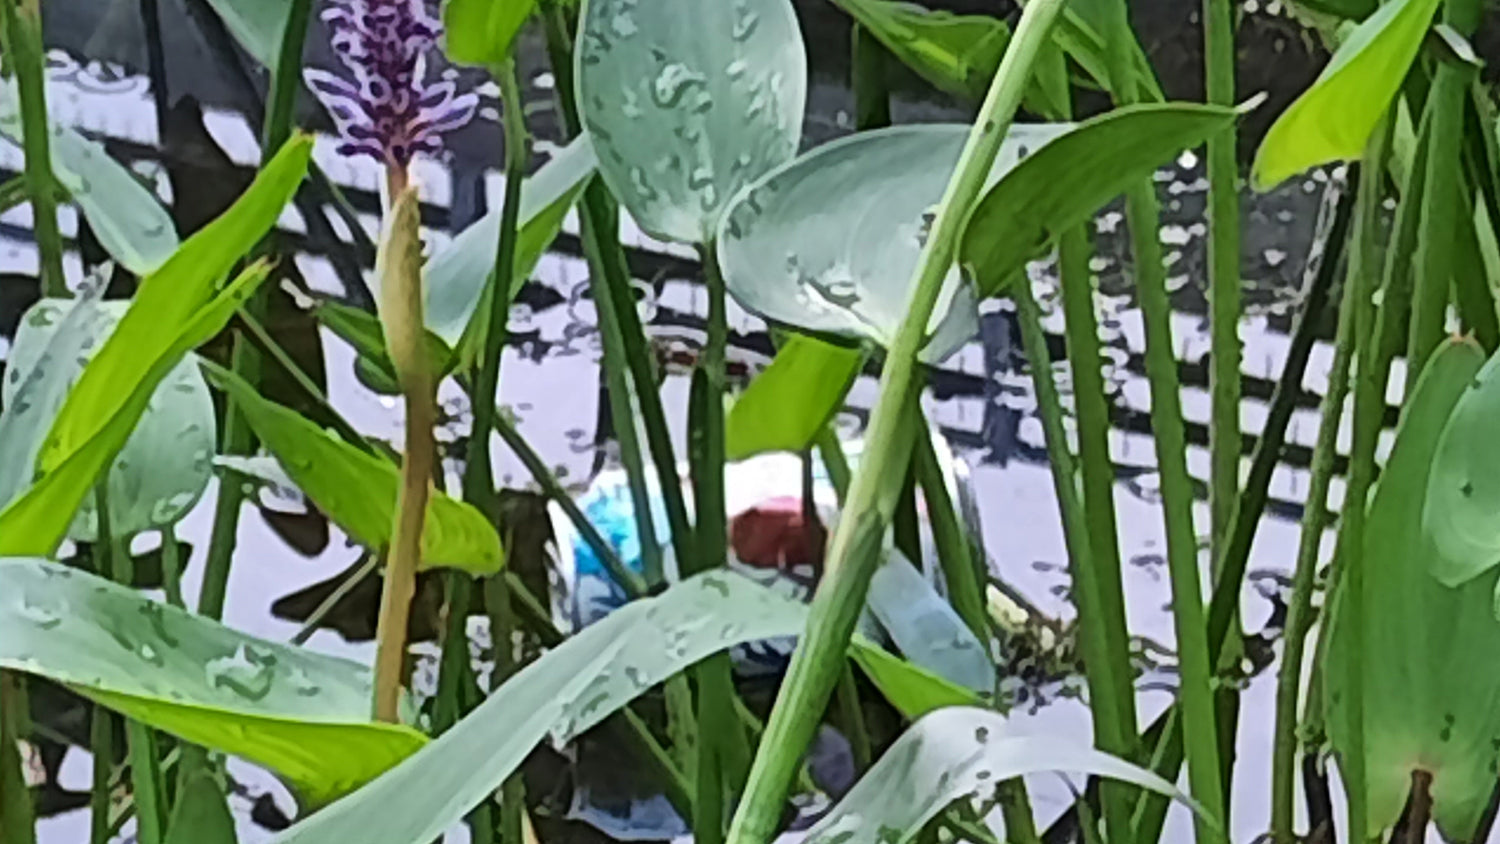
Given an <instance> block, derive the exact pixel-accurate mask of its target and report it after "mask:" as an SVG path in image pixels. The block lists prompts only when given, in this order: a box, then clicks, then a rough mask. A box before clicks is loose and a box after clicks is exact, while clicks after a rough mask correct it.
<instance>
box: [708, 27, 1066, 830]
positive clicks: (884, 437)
mask: <svg viewBox="0 0 1500 844" xmlns="http://www.w3.org/2000/svg"><path fill="white" fill-rule="evenodd" d="M1062 6H1063V2H1062V0H1032V2H1031V3H1029V4H1027V6H1026V8H1025V10H1024V11H1023V12H1022V14H1021V19H1020V22H1019V24H1018V25H1017V28H1016V32H1015V37H1014V38H1013V39H1012V40H1011V43H1010V45H1009V48H1008V49H1007V50H1006V52H1005V57H1004V58H1003V59H1002V61H1001V64H1000V69H999V71H998V73H997V74H996V75H995V80H994V82H993V83H992V84H991V86H990V91H989V94H988V95H987V96H986V97H985V102H984V105H983V106H981V108H980V111H979V115H978V117H977V119H976V120H975V122H974V127H973V129H972V131H971V132H970V134H969V139H968V141H967V143H966V144H965V146H964V150H963V153H962V155H961V156H960V157H959V161H958V166H957V167H956V168H955V170H954V175H953V178H952V180H951V181H950V182H949V184H948V187H947V189H946V190H945V191H944V195H943V199H942V201H941V202H940V203H939V205H938V212H937V216H936V220H935V222H934V224H933V229H932V235H931V237H930V238H929V239H928V241H927V243H926V245H925V246H924V247H923V249H922V256H921V259H920V260H919V262H918V266H917V268H916V271H915V272H914V274H913V277H912V281H911V284H910V285H909V290H910V294H909V295H910V297H911V298H910V300H909V302H908V306H907V308H906V309H905V314H906V316H905V318H904V319H903V320H902V323H901V327H900V328H899V329H898V331H897V332H896V336H895V339H894V340H893V342H892V343H891V347H890V354H889V355H888V357H887V359H886V363H885V370H884V372H883V373H882V375H881V390H880V398H879V400H878V401H877V403H876V405H875V409H874V411H873V412H872V414H871V418H870V427H869V431H868V434H867V449H866V451H865V453H864V455H863V456H862V457H861V459H860V462H859V467H858V469H857V470H856V471H855V473H854V478H853V482H852V484H851V486H850V489H849V500H848V504H847V506H846V507H845V509H844V515H843V518H841V519H840V520H839V524H838V529H837V530H836V531H835V533H834V536H833V540H832V544H831V546H830V550H829V554H828V559H827V562H826V564H825V566H824V574H823V579H822V582H821V583H820V584H819V586H818V590H817V593H816V594H815V595H814V597H813V602H812V609H811V612H810V614H809V618H808V622H807V628H806V630H805V631H804V634H803V636H802V637H801V639H800V640H799V642H798V644H797V649H796V651H795V653H794V654H793V656H792V661H791V666H790V668H789V669H788V672H787V677H786V680H785V681H784V682H783V684H782V686H781V691H780V693H779V694H778V695H777V700H776V704H775V707H774V708H773V709H772V711H771V718H770V721H769V723H768V724H767V725H766V732H765V735H764V737H763V739H762V741H761V744H760V751H759V752H758V753H757V754H756V757H755V762H754V765H753V766H752V768H751V771H750V779H749V782H748V784H747V786H746V791H745V796H744V799H743V800H742V801H741V803H740V806H739V810H738V811H737V812H736V813H735V817H734V822H733V824H732V825H731V827H730V834H729V840H730V841H731V842H734V844H761V842H766V841H769V840H770V839H771V838H772V837H773V836H774V834H775V830H776V825H777V822H778V821H779V819H780V816H781V810H782V805H783V802H784V801H785V799H786V794H787V790H788V788H789V787H790V785H791V781H792V778H793V775H794V773H795V771H796V768H797V765H798V761H799V759H800V758H801V755H802V752H803V750H804V749H805V748H806V747H807V745H808V742H809V741H810V740H811V738H812V735H813V732H814V731H815V730H816V728H817V725H818V723H819V721H820V719H821V717H822V714H823V710H824V708H825V706H826V705H827V703H828V698H829V695H830V693H831V692H832V690H833V686H834V685H835V683H836V682H837V681H838V676H839V673H840V668H841V667H842V665H843V660H844V652H845V650H846V649H847V647H848V644H849V637H850V634H851V633H852V632H853V630H854V625H855V622H856V620H857V618H858V616H859V612H860V609H861V608H862V607H863V606H864V602H865V595H866V593H867V592H868V590H869V585H870V577H871V576H872V575H873V574H874V570H875V567H876V565H877V564H878V557H879V553H878V552H879V550H880V546H881V545H882V543H883V541H884V537H885V531H886V529H887V528H888V526H889V523H890V517H891V512H892V509H893V507H894V506H895V494H896V492H897V491H898V486H899V483H898V482H899V480H900V474H901V473H899V472H895V471H893V470H894V469H895V468H897V467H899V466H902V465H904V464H905V462H906V461H907V459H908V456H909V454H910V448H911V442H912V440H911V439H910V437H911V436H912V434H913V433H914V432H913V431H912V430H911V426H910V425H909V424H907V423H908V422H909V421H910V420H909V415H908V410H907V408H906V403H907V402H908V401H909V400H910V398H911V393H912V389H913V386H914V385H915V384H916V383H917V378H916V376H917V372H916V368H917V361H916V356H917V353H918V351H920V349H921V347H922V344H923V342H924V341H925V339H926V333H927V325H928V321H929V319H930V318H931V317H932V313H933V309H934V308H935V306H936V304H937V300H938V297H939V294H940V293H941V291H942V286H943V281H944V279H945V277H946V276H947V275H948V271H949V269H950V268H951V267H952V265H953V258H954V251H955V248H956V245H957V241H958V237H959V235H960V234H961V233H962V229H963V224H964V222H965V219H966V217H967V215H968V212H969V209H970V208H971V207H972V206H973V204H974V202H975V200H976V199H977V198H978V196H979V193H980V191H981V190H982V189H983V187H984V180H985V178H986V176H987V175H988V173H989V170H990V166H991V165H992V164H993V162H994V159H995V154H996V152H997V151H998V150H999V148H1000V143H1001V141H1002V140H1003V138H1004V137H1005V133H1006V131H1007V129H1008V128H1009V126H1010V122H1011V119H1012V118H1013V117H1014V115H1015V112H1016V108H1017V106H1019V104H1020V101H1021V95H1022V93H1023V92H1024V91H1025V88H1026V85H1027V82H1028V80H1029V78H1030V76H1031V71H1032V65H1033V64H1035V62H1036V59H1037V56H1038V55H1039V54H1040V53H1041V51H1042V47H1043V46H1044V44H1045V43H1046V42H1047V40H1048V34H1049V33H1050V31H1051V28H1052V23H1053V21H1054V20H1055V19H1056V17H1057V14H1058V13H1059V12H1060V11H1061V9H1062Z"/></svg>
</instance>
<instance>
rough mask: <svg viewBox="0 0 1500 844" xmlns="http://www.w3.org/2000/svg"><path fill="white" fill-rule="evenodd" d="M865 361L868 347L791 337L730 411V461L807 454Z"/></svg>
mask: <svg viewBox="0 0 1500 844" xmlns="http://www.w3.org/2000/svg"><path fill="white" fill-rule="evenodd" d="M864 362H865V353H864V350H863V349H859V348H850V347H848V346H839V345H835V344H833V343H826V342H824V341H822V340H819V339H817V338H816V337H809V336H807V335H805V334H792V335H790V336H789V337H788V338H787V341H786V342H785V343H783V344H782V346H781V348H780V349H779V350H777V352H776V358H775V359H774V360H772V361H771V365H770V366H768V367H766V369H765V371H764V372H761V373H760V374H759V375H757V376H755V380H753V381H751V382H750V386H749V388H747V389H746V390H745V392H744V393H743V394H741V395H740V397H739V398H738V399H736V400H735V402H734V406H733V407H731V408H730V410H729V416H728V418H727V420H726V422H725V425H726V428H725V432H724V438H725V457H726V458H727V459H729V460H744V459H745V458H747V457H754V456H755V455H757V454H763V453H765V452H768V451H793V452H802V451H804V450H806V449H807V447H808V445H810V444H811V443H812V440H813V438H814V437H816V436H817V435H818V432H819V431H822V430H823V428H824V426H826V425H827V424H828V422H829V420H831V419H832V418H833V416H834V414H835V413H837V412H838V410H839V408H840V407H842V406H843V404H844V396H845V395H846V394H847V393H848V392H849V387H850V386H851V385H852V384H853V383H854V377H855V376H856V375H858V374H859V370H860V368H861V367H862V366H864Z"/></svg>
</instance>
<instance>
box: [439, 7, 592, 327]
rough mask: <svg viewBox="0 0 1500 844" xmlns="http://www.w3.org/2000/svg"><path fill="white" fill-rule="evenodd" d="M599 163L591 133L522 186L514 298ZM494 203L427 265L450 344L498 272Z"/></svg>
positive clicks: (497, 209) (498, 211)
mask: <svg viewBox="0 0 1500 844" xmlns="http://www.w3.org/2000/svg"><path fill="white" fill-rule="evenodd" d="M496 5H504V4H496ZM594 166H595V158H594V147H593V145H592V144H591V143H590V142H589V139H588V137H587V136H583V137H579V138H578V139H576V140H574V141H573V142H572V143H570V144H568V145H567V146H566V147H564V148H563V149H562V150H561V151H560V152H558V153H557V155H555V156H554V157H553V158H552V160H551V161H548V162H547V163H546V164H544V165H542V168H541V169H540V170H537V171H536V172H535V173H533V174H532V175H531V178H529V179H527V180H526V184H525V185H523V186H522V188H521V207H520V209H519V214H518V215H517V220H518V223H519V235H518V237H517V238H516V253H515V259H516V261H515V270H514V278H515V287H514V288H513V289H512V291H511V294H510V295H511V296H512V297H514V295H515V290H519V289H520V286H521V285H522V284H524V283H525V282H526V279H527V278H529V277H530V275H531V271H532V269H533V268H535V267H536V263H537V261H538V260H540V259H541V257H542V255H543V254H544V253H545V252H546V251H547V247H548V246H550V245H552V241H553V240H555V239H557V233H558V231H559V230H561V229H562V224H563V220H565V219H566V218H567V216H568V211H569V210H570V209H571V208H572V207H573V204H574V203H575V202H576V201H577V200H578V196H579V194H581V193H582V192H583V189H584V187H585V186H586V185H587V184H588V181H589V177H591V176H593V175H594ZM492 204H493V206H494V207H493V209H492V210H491V211H490V212H489V213H488V214H486V215H485V216H484V217H482V218H480V219H479V220H478V221H476V222H475V223H474V224H473V225H471V226H469V227H468V228H466V229H464V230H463V231H462V232H460V233H459V235H458V236H457V237H455V238H454V239H453V241H452V242H450V243H449V244H448V245H447V246H445V247H443V248H442V249H439V250H438V251H437V253H436V254H434V255H433V256H432V260H430V261H428V263H427V270H426V276H427V301H426V320H427V328H428V330H429V331H431V332H433V333H434V334H436V335H437V336H439V337H441V338H443V340H444V342H446V343H448V344H449V345H455V344H457V343H458V342H459V340H460V338H462V337H463V335H464V333H465V329H466V328H467V327H468V326H469V324H470V323H471V322H473V321H474V316H475V314H476V312H478V310H479V305H480V302H481V300H482V299H483V297H484V291H485V290H486V289H487V288H488V287H489V284H488V282H489V278H490V276H491V274H493V273H494V271H495V249H496V247H497V245H498V244H499V240H500V214H501V210H502V209H501V208H500V203H498V202H496V203H492Z"/></svg>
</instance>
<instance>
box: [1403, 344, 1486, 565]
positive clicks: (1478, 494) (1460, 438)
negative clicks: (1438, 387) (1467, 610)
mask: <svg viewBox="0 0 1500 844" xmlns="http://www.w3.org/2000/svg"><path fill="white" fill-rule="evenodd" d="M1497 431H1500V356H1496V357H1493V358H1491V359H1490V361H1489V362H1488V363H1486V364H1485V365H1484V368H1483V369H1481V370H1480V371H1479V374H1478V375H1477V376H1476V377H1475V378H1474V380H1473V382H1472V383H1471V384H1470V385H1469V387H1468V389H1466V390H1464V393H1463V396H1462V397H1461V398H1459V400H1458V405H1457V406H1456V407H1455V408H1454V409H1453V415H1452V416H1451V417H1449V418H1448V422H1447V424H1446V425H1444V427H1443V434H1442V437H1441V439H1439V440H1438V446H1437V453H1436V454H1435V455H1434V459H1433V461H1432V470H1431V474H1429V475H1428V477H1427V502H1426V505H1425V506H1424V510H1423V518H1422V526H1423V529H1424V530H1425V531H1426V532H1427V535H1428V537H1429V538H1430V539H1431V541H1432V546H1433V550H1434V551H1435V552H1436V553H1435V554H1434V555H1433V556H1432V557H1430V558H1428V561H1427V562H1428V570H1429V571H1431V572H1432V574H1433V576H1434V577H1436V578H1437V579H1438V580H1439V581H1441V582H1442V583H1444V584H1446V585H1448V586H1459V585H1461V584H1463V583H1465V582H1466V581H1468V580H1470V579H1472V578H1475V577H1478V576H1479V575H1481V574H1483V573H1484V572H1486V571H1489V570H1490V569H1491V568H1493V567H1494V566H1495V565H1496V564H1497V563H1500V449H1497V448H1496V444H1497V438H1496V433H1497Z"/></svg>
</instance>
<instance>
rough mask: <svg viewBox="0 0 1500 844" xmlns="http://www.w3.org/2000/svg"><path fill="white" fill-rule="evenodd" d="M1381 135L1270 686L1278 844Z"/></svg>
mask: <svg viewBox="0 0 1500 844" xmlns="http://www.w3.org/2000/svg"><path fill="white" fill-rule="evenodd" d="M1383 137H1384V133H1383V132H1381V133H1377V135H1376V140H1373V141H1372V143H1371V146H1370V149H1369V151H1368V152H1367V153H1366V159H1367V160H1368V161H1370V162H1371V166H1368V167H1365V168H1363V169H1361V171H1360V179H1359V197H1358V200H1357V205H1356V211H1355V222H1354V230H1353V233H1352V235H1351V240H1352V243H1353V249H1352V251H1350V252H1349V269H1348V272H1347V273H1346V274H1345V276H1344V298H1343V304H1342V306H1341V307H1340V309H1339V321H1338V329H1337V332H1336V335H1335V339H1334V357H1333V367H1332V369H1331V370H1330V371H1329V375H1328V391H1327V392H1326V393H1324V395H1323V401H1322V404H1321V407H1320V408H1319V414H1318V417H1319V420H1320V421H1319V423H1318V441H1317V444H1316V445H1315V446H1314V448H1313V459H1312V482H1311V485H1310V486H1309V487H1308V491H1307V502H1306V504H1305V508H1304V510H1303V515H1302V537H1301V541H1300V543H1299V545H1298V548H1297V563H1296V567H1295V568H1294V570H1293V574H1292V595H1291V599H1290V600H1289V601H1288V603H1287V618H1286V632H1285V634H1284V642H1285V645H1284V650H1283V653H1282V657H1281V665H1280V667H1279V669H1278V670H1277V678H1276V683H1277V685H1276V727H1275V739H1274V744H1273V745H1272V751H1271V836H1272V838H1273V840H1274V841H1275V842H1276V844H1295V842H1296V840H1297V837H1296V834H1295V833H1294V832H1293V830H1292V823H1293V817H1294V814H1295V813H1294V811H1293V808H1292V803H1293V798H1294V795H1295V783H1296V776H1297V759H1296V757H1297V701H1298V697H1299V690H1300V687H1301V681H1302V655H1303V648H1304V645H1305V643H1306V640H1307V633H1308V630H1309V629H1310V628H1311V627H1312V617H1313V614H1312V592H1313V583H1314V580H1315V579H1316V574H1317V566H1318V549H1319V548H1320V547H1321V546H1322V540H1323V531H1324V529H1325V528H1326V527H1327V517H1326V515H1325V508H1326V507H1327V503H1328V488H1329V485H1330V483H1331V482H1332V478H1333V462H1334V458H1335V457H1336V456H1337V455H1338V429H1339V421H1340V419H1341V418H1342V417H1343V412H1344V398H1345V396H1346V395H1347V394H1348V390H1349V363H1350V361H1351V360H1352V359H1353V358H1354V356H1355V354H1356V353H1357V352H1356V350H1357V349H1358V348H1359V347H1360V342H1359V341H1360V336H1359V334H1358V332H1356V331H1355V330H1354V323H1355V319H1356V314H1357V313H1359V312H1360V311H1361V310H1363V309H1365V308H1368V307H1369V306H1370V292H1371V291H1370V280H1371V279H1373V278H1374V261H1375V257H1374V247H1375V240H1376V239H1377V238H1378V237H1379V225H1380V201H1381V198H1382V191H1381V184H1382V182H1383V174H1382V171H1381V169H1380V167H1379V165H1378V162H1379V161H1380V160H1381V158H1382V157H1383V154H1384V143H1383Z"/></svg>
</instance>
